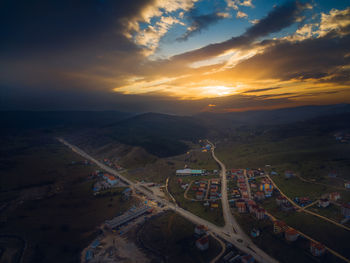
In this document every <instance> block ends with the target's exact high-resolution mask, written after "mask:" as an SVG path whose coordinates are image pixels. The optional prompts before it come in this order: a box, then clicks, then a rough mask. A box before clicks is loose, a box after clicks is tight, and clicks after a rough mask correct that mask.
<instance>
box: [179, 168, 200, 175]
mask: <svg viewBox="0 0 350 263" xmlns="http://www.w3.org/2000/svg"><path fill="white" fill-rule="evenodd" d="M203 174H204V170H194V169H189V168H186V169H180V170H176V176H200V175H203Z"/></svg>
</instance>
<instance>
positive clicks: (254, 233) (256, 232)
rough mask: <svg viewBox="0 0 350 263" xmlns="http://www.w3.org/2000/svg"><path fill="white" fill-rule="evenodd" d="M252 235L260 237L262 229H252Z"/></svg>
mask: <svg viewBox="0 0 350 263" xmlns="http://www.w3.org/2000/svg"><path fill="white" fill-rule="evenodd" d="M250 235H251V236H252V237H258V236H260V230H259V229H256V228H253V229H252V231H250Z"/></svg>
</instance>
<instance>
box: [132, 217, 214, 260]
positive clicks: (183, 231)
mask: <svg viewBox="0 0 350 263" xmlns="http://www.w3.org/2000/svg"><path fill="white" fill-rule="evenodd" d="M194 227H195V226H194V225H193V224H192V223H191V222H189V221H187V220H186V219H184V218H183V217H181V216H179V215H177V214H175V213H173V212H166V213H164V214H162V215H160V216H157V217H155V218H153V219H152V220H149V221H148V222H147V223H146V224H145V225H144V227H143V228H142V229H141V230H140V233H139V237H140V238H141V240H142V243H144V244H146V246H147V247H149V248H150V249H152V250H156V251H157V252H158V253H160V254H161V255H163V256H164V257H165V258H166V259H167V262H169V263H177V262H184V263H185V262H186V263H192V262H193V263H194V262H196V263H197V262H198V263H199V262H203V263H204V262H210V261H211V259H213V258H214V257H215V256H216V255H218V254H219V253H220V251H221V246H220V244H219V243H218V242H217V241H216V240H215V239H213V238H212V237H210V239H209V249H208V250H206V251H203V252H201V251H199V250H198V249H197V248H196V247H195V244H194V243H195V241H196V238H195V237H194Z"/></svg>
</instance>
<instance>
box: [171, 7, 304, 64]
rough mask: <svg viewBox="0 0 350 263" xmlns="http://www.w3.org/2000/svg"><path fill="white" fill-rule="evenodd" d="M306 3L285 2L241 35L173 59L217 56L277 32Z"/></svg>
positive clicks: (297, 14)
mask: <svg viewBox="0 0 350 263" xmlns="http://www.w3.org/2000/svg"><path fill="white" fill-rule="evenodd" d="M307 7H308V5H305V4H300V3H298V2H286V3H285V4H283V5H281V6H278V7H276V8H274V9H273V10H272V11H271V12H270V13H269V14H268V15H267V16H266V17H265V18H263V19H260V20H259V22H258V23H256V24H254V25H253V26H251V27H250V28H249V29H248V30H247V31H246V32H245V33H244V34H243V35H241V36H238V37H233V38H231V39H229V40H227V41H224V42H221V43H217V44H210V45H208V46H205V47H203V48H200V49H196V50H193V51H189V52H186V53H184V54H181V55H178V56H175V57H174V59H179V60H187V61H194V60H198V58H202V59H206V58H210V57H213V56H218V55H220V54H222V53H224V52H226V51H229V50H231V49H235V48H239V47H242V46H245V45H248V44H250V43H252V42H253V41H254V40H256V39H258V38H259V37H263V36H266V35H269V34H271V33H274V32H278V31H280V30H281V29H283V28H286V27H288V26H290V25H292V24H293V23H294V22H296V21H297V20H298V19H299V17H300V15H301V13H302V12H303V11H304V10H305V9H306V8H307Z"/></svg>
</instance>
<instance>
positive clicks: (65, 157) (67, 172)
mask: <svg viewBox="0 0 350 263" xmlns="http://www.w3.org/2000/svg"><path fill="white" fill-rule="evenodd" d="M27 140H32V142H33V143H32V144H28V145H29V146H28V147H24V145H25V142H26V141H27ZM19 141H21V138H19ZM23 141H24V143H23V146H22V145H21V146H20V147H21V149H22V150H21V149H18V148H16V147H17V146H15V145H10V146H9V145H6V147H7V148H8V149H16V150H14V151H13V152H12V155H11V158H13V159H14V160H15V163H12V164H11V163H10V164H7V167H6V170H2V172H1V174H0V176H1V182H2V183H3V184H1V186H2V189H1V192H0V200H2V202H4V201H5V200H6V202H9V204H10V205H9V207H8V208H6V209H5V210H4V211H3V212H2V214H1V216H2V217H1V219H2V220H1V223H0V234H14V235H17V236H20V237H22V238H23V239H24V240H26V242H27V249H26V251H25V254H24V262H78V261H79V256H80V251H81V250H82V249H83V248H84V247H85V246H86V245H87V244H88V243H90V242H91V240H92V239H93V238H94V237H95V236H96V231H97V227H98V226H99V225H100V224H101V223H102V222H104V221H105V220H106V219H110V218H112V217H114V216H115V215H116V214H117V213H119V212H122V211H125V210H126V209H128V208H129V207H130V205H131V204H132V203H133V201H132V200H130V201H122V198H121V191H122V190H123V188H120V189H119V190H118V191H117V192H114V193H113V194H112V195H109V196H104V197H94V196H93V193H92V190H91V189H92V185H93V183H94V182H93V181H92V180H91V179H88V176H89V174H90V173H91V172H93V171H94V170H95V169H96V168H95V167H94V166H92V165H91V166H90V165H87V166H86V165H83V164H79V162H80V161H82V159H80V157H79V156H76V155H74V154H73V153H72V152H70V151H69V150H68V149H66V148H64V147H63V146H61V145H60V144H59V143H58V142H56V141H54V140H52V139H45V140H44V141H43V139H42V138H41V139H40V138H39V139H38V138H24V139H23ZM35 142H37V144H36V143H35ZM17 145H19V144H18V143H17ZM72 161H75V162H78V163H76V164H74V165H72ZM4 163H5V164H6V162H3V164H4ZM46 186H49V188H48V189H51V190H52V189H54V190H55V189H56V188H57V187H58V188H59V191H57V192H56V193H55V194H50V195H46V192H45V193H44V194H43V195H41V197H40V199H38V200H37V199H36V198H30V196H31V195H30V194H29V193H31V191H34V190H33V189H38V187H39V189H41V188H42V187H46ZM45 189H46V188H45ZM35 191H37V190H35ZM28 196H29V197H28ZM21 200H22V201H21ZM0 261H1V259H0Z"/></svg>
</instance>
